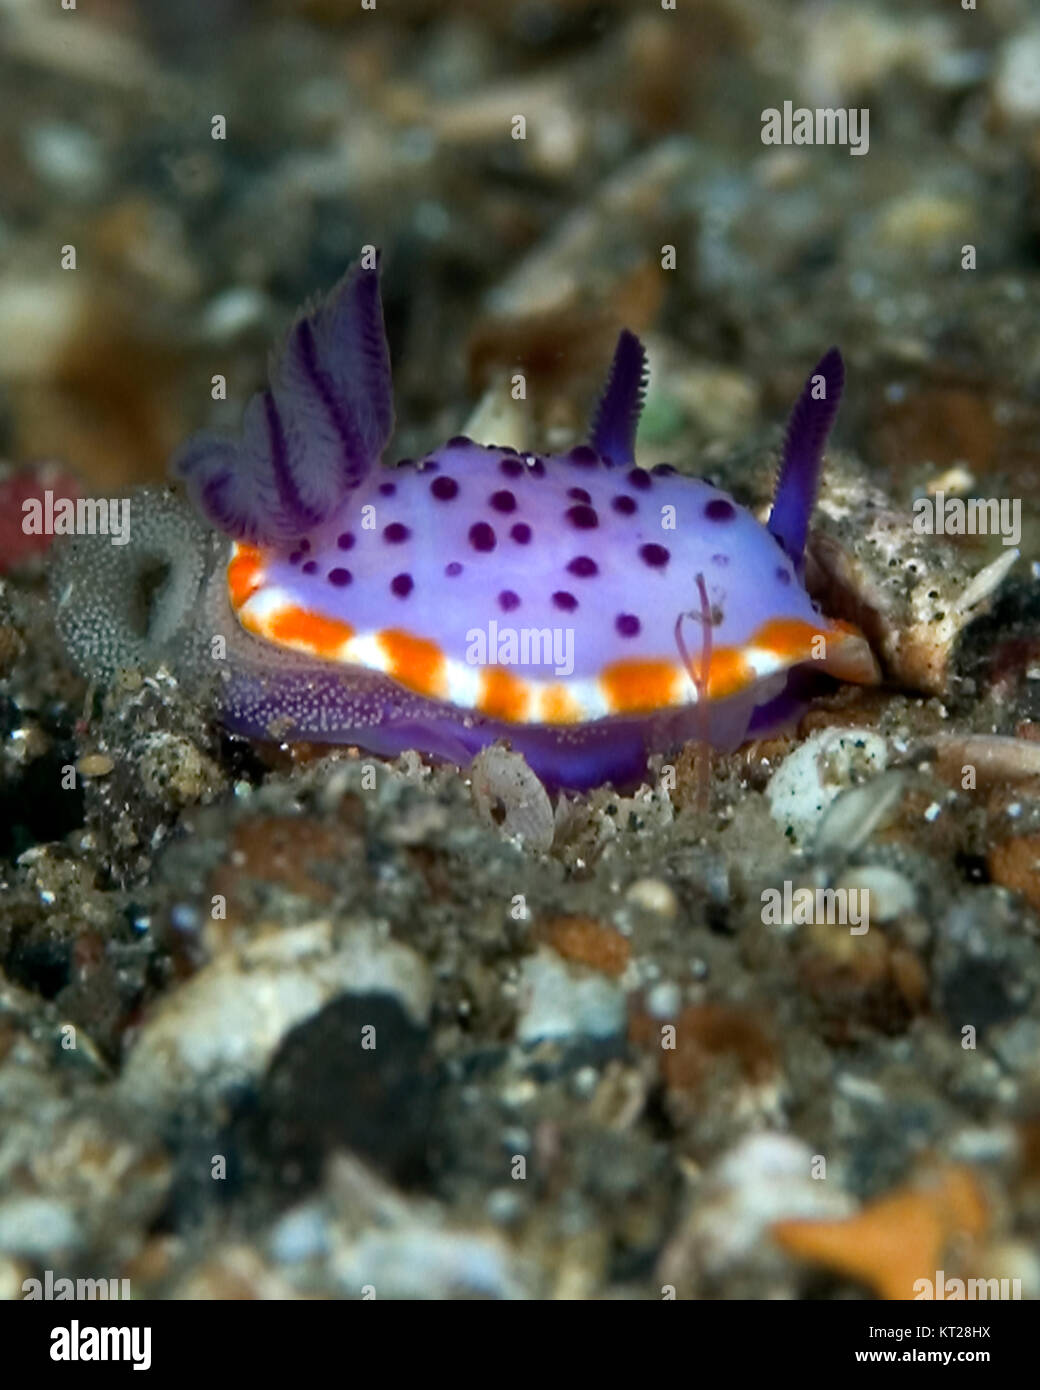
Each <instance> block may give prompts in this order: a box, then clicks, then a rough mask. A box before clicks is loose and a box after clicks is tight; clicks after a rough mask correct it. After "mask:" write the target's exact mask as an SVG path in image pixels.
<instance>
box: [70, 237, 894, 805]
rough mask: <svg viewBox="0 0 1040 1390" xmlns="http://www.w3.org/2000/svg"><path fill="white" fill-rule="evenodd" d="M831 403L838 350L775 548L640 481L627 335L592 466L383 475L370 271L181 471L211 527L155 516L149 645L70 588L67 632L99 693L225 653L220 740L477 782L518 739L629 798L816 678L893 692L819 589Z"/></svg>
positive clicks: (801, 427)
mask: <svg viewBox="0 0 1040 1390" xmlns="http://www.w3.org/2000/svg"><path fill="white" fill-rule="evenodd" d="M842 381H843V368H842V362H841V358H840V356H839V354H838V352H837V351H836V350H835V349H832V350H831V351H830V352H828V353H827V354H826V355H825V356H824V357H823V359H822V360H821V362H820V363H819V364H818V366H817V367H816V368H815V370H814V372H813V373H812V374H811V376H810V378H809V380H808V382H807V384H806V387H805V390H804V391H803V393H802V395H801V397H800V399H799V401H798V402H797V404H796V406H795V408H794V411H793V412H792V415H791V419H790V423H789V427H788V432H787V437H786V440H785V446H784V453H783V459H782V462H781V467H780V472H779V479H778V486H777V493H776V497H775V500H774V505H773V509H772V514H771V516H770V520H769V523H768V525H766V526H763V525H761V524H760V523H759V522H758V521H757V520H756V519H755V518H754V517H753V516H752V515H751V514H750V513H749V512H748V511H747V510H746V509H744V508H743V507H741V506H739V505H738V504H737V503H736V502H735V501H734V500H733V499H732V498H731V497H729V496H727V495H726V494H725V493H723V492H721V491H720V490H719V489H717V488H715V487H713V486H711V485H710V484H708V483H706V482H703V481H701V480H698V479H693V478H688V477H684V476H681V475H679V474H677V473H676V472H675V471H674V470H673V469H671V468H669V467H667V466H659V467H657V468H654V469H651V470H649V471H647V470H644V469H642V468H639V467H637V466H636V465H635V461H634V441H635V432H636V426H637V424H638V418H639V412H640V408H641V405H642V400H643V395H644V392H645V388H646V357H645V353H644V350H643V348H642V345H641V344H640V343H639V341H638V339H637V338H636V337H635V336H634V335H633V334H631V333H628V332H623V333H622V334H621V337H620V339H619V342H618V347H617V350H616V352H615V356H614V361H613V364H612V367H611V371H610V375H609V378H608V383H607V386H606V389H605V391H604V394H603V397H602V400H601V402H600V405H599V407H598V409H597V411H596V414H595V417H594V420H593V424H592V429H591V435H590V440H589V442H588V443H587V444H583V445H579V446H578V447H576V448H573V449H571V450H570V451H568V452H567V453H564V454H560V455H551V456H539V455H534V454H530V453H522V452H519V451H518V450H516V449H513V448H508V447H495V446H492V447H485V446H482V445H480V444H476V443H474V442H472V441H471V440H469V439H465V438H455V439H451V440H449V441H448V442H447V443H446V444H444V445H443V446H441V447H440V448H437V449H434V450H433V451H432V452H431V453H429V454H428V455H427V456H426V457H425V458H423V459H421V460H419V461H417V462H411V461H407V462H403V463H402V464H400V465H398V467H396V468H393V469H390V468H385V467H383V466H381V462H380V460H381V456H382V453H383V451H384V449H385V447H386V445H387V442H388V440H389V438H390V434H391V432H392V428H393V405H392V396H391V382H390V363H389V355H388V351H387V345H386V338H385V334H384V330H383V318H382V309H381V304H380V298H379V279H378V261H377V260H375V259H373V260H372V262H371V263H370V264H369V265H366V264H365V262H364V261H363V262H362V263H360V264H358V265H355V266H354V267H352V268H351V270H349V271H348V272H347V274H346V276H345V277H344V278H343V280H342V281H341V282H340V283H339V285H337V286H336V288H335V289H333V290H332V292H331V293H330V294H329V295H328V296H327V297H326V298H325V299H324V300H323V301H321V302H320V303H319V304H318V305H317V306H316V307H313V308H311V309H308V310H306V311H304V312H303V313H302V314H301V315H300V316H299V317H298V318H297V320H296V322H295V323H294V325H293V327H292V329H291V330H290V332H289V334H288V337H287V340H286V343H285V345H284V347H283V349H282V351H281V353H280V354H279V355H278V356H277V357H276V358H274V359H273V361H272V365H271V370H270V385H269V387H268V388H267V389H266V390H264V391H262V392H260V393H258V394H257V395H256V396H255V397H254V398H253V399H252V400H251V401H250V403H249V405H248V406H247V408H246V411H245V416H244V421H243V429H242V434H241V437H240V438H232V437H229V436H224V435H220V434H217V433H214V432H209V431H207V432H203V433H200V434H198V435H195V436H194V437H193V438H191V439H190V440H189V441H188V442H187V443H186V445H185V446H184V447H183V448H182V449H181V450H180V451H179V452H178V453H177V454H176V456H175V458H174V460H173V464H172V470H173V473H174V475H175V477H176V478H179V479H180V480H182V481H183V483H184V484H185V486H186V488H187V492H188V496H189V498H190V501H191V503H192V504H193V506H194V509H195V513H196V515H194V516H193V515H190V514H187V513H186V510H185V509H184V507H183V505H182V504H181V503H179V501H178V500H177V499H176V498H175V497H173V496H172V495H170V494H168V493H167V494H160V495H158V496H156V495H153V496H152V497H151V499H150V500H149V501H148V504H147V506H146V507H145V508H143V509H139V510H143V512H144V516H143V531H142V532H137V531H135V535H137V536H138V538H139V539H138V549H139V551H140V553H141V555H142V556H147V555H149V554H153V552H154V555H153V559H154V558H160V559H165V561H166V563H167V564H168V566H169V573H168V576H167V579H166V581H165V584H164V586H163V591H162V593H161V594H160V596H159V602H158V605H157V607H156V609H155V611H154V613H153V618H152V621H151V625H150V626H149V628H148V630H147V632H146V633H145V634H143V635H142V634H141V632H140V630H139V628H138V631H137V632H136V635H135V634H134V633H133V632H130V633H129V634H125V633H124V634H123V635H122V636H120V635H119V633H118V632H116V634H115V635H114V636H112V637H110V638H109V639H107V640H106V641H105V642H100V641H99V640H98V639H97V637H96V621H95V620H96V618H97V616H98V608H99V605H100V603H101V602H102V599H101V597H99V595H100V594H102V593H104V592H105V589H106V586H105V585H104V584H103V583H102V584H99V583H98V582H94V583H92V584H91V585H90V587H89V592H88V590H87V585H86V584H85V583H83V582H81V580H82V576H81V574H80V569H82V566H81V567H80V568H79V569H77V567H76V565H75V564H74V563H72V562H66V564H65V566H64V568H63V569H62V568H61V567H59V577H58V581H57V583H58V607H59V622H60V623H61V625H62V628H63V631H64V632H65V635H66V639H67V640H68V642H69V644H70V647H71V648H72V650H73V652H74V654H77V655H79V656H80V657H81V659H82V660H83V661H84V662H85V664H87V665H88V666H89V665H91V664H93V666H94V667H95V668H99V669H101V670H105V669H106V668H107V669H108V670H111V669H113V668H114V667H115V666H117V665H120V664H128V663H129V662H131V661H133V660H134V659H139V658H140V657H141V656H142V654H144V653H145V652H155V651H160V650H161V651H168V652H171V653H173V654H174V656H175V658H176V660H175V662H174V664H175V665H176V661H177V660H179V661H180V663H181V664H182V665H185V664H187V665H193V666H197V667H204V666H205V665H206V663H207V662H209V663H211V664H214V663H213V662H212V658H213V655H214V652H215V651H217V652H218V653H219V657H220V658H221V659H222V660H221V662H219V663H216V664H219V672H218V675H219V683H218V684H217V686H216V691H217V700H218V705H219V716H220V718H221V720H222V722H223V723H224V724H225V725H226V726H227V727H229V728H230V729H231V730H233V731H237V732H239V733H242V734H245V735H248V736H252V737H256V738H261V739H278V740H292V739H306V740H312V741H317V742H329V743H349V744H355V745H358V746H360V747H361V748H363V749H366V750H368V751H371V752H373V753H377V754H383V755H393V754H396V753H398V752H401V751H403V750H405V749H409V748H413V749H418V750H419V751H421V752H423V753H426V754H428V755H430V756H433V757H437V758H443V759H448V760H450V761H453V762H456V763H459V764H460V765H464V764H465V763H467V762H468V761H469V759H470V758H471V757H472V756H473V755H474V754H475V753H476V752H478V751H479V750H480V749H481V748H483V747H486V746H487V745H488V744H490V743H493V742H495V741H496V740H500V739H501V740H505V741H507V742H508V743H509V744H510V745H511V746H512V747H513V748H515V749H516V750H518V751H519V752H521V753H523V754H524V755H525V756H526V758H527V760H528V762H529V763H530V765H531V766H532V768H533V769H534V771H535V772H536V773H538V775H539V776H540V777H541V778H542V779H543V780H544V781H545V782H546V783H548V784H549V785H551V786H564V787H569V788H574V789H582V788H587V787H590V786H593V785H596V784H598V783H601V782H604V781H607V780H613V781H615V782H625V781H630V780H632V779H635V778H638V777H639V776H640V775H642V774H643V772H644V771H645V767H646V759H647V756H648V754H649V753H650V752H652V751H655V750H668V749H670V748H674V747H676V746H677V745H679V744H681V743H682V742H684V741H686V740H689V739H704V738H707V739H708V740H710V742H711V743H712V744H714V745H715V746H717V747H722V748H732V747H736V746H737V745H738V744H739V743H741V742H742V741H743V740H744V739H746V738H747V737H748V736H750V735H752V734H754V733H757V732H759V731H764V730H766V729H767V728H768V727H770V726H771V725H773V724H774V723H775V722H776V721H778V720H781V719H782V718H784V717H789V716H790V714H791V713H792V711H793V710H794V709H795V708H796V707H797V688H798V684H799V682H798V671H799V668H800V667H801V666H803V665H804V664H806V663H811V664H812V666H813V667H815V668H816V669H822V670H824V671H826V672H828V673H830V674H832V675H836V676H839V677H840V678H843V679H851V680H857V681H867V682H869V681H873V680H875V679H877V667H876V663H875V662H874V659H873V656H872V655H871V653H870V651H869V648H868V647H867V644H866V642H865V641H864V639H863V638H862V637H861V636H860V634H859V633H858V632H857V631H856V630H855V629H853V628H850V627H849V626H848V625H846V624H842V623H837V622H833V621H830V620H828V619H826V618H825V617H823V616H822V615H821V614H820V612H819V610H818V608H817V606H816V605H815V604H814V602H813V601H812V599H811V598H810V597H809V595H808V593H807V592H806V590H805V587H804V585H803V583H802V572H803V562H804V549H805V542H806V536H807V533H808V528H809V522H810V519H811V514H812V510H813V506H814V502H815V496H816V490H817V486H818V481H819V475H820V470H821V466H822V459H823V450H824V446H825V443H826V438H827V434H828V431H829V429H830V427H831V424H832V422H833V419H834V415H835V413H836V410H837V406H838V401H839V398H840V393H841V388H842ZM198 518H201V519H202V521H203V522H204V523H205V525H200V523H199V519H198ZM135 521H136V518H135ZM115 562H116V561H115V558H114V557H112V556H108V557H106V558H105V560H104V564H106V565H113V564H114V563H115ZM95 568H96V567H95ZM93 578H94V580H95V581H97V580H98V579H99V576H98V575H97V574H96V573H95V575H94V576H93ZM699 593H700V594H701V595H706V597H707V600H708V603H709V608H708V609H706V608H705V607H704V604H703V603H702V602H701V600H700V599H699V598H698V594H699ZM116 601H117V602H123V600H122V599H119V600H116ZM117 616H118V615H117ZM124 616H125V615H124ZM108 617H109V620H110V627H111V626H112V623H111V618H112V613H111V612H109V614H108ZM706 623H710V624H711V631H710V635H709V637H708V640H705V635H706V634H705V631H704V625H705V624H706ZM118 626H119V624H118V622H117V623H116V624H115V627H116V628H118ZM91 634H94V636H93V638H92V637H91ZM215 637H222V638H223V639H224V642H223V644H222V645H221V644H219V643H218V644H216V647H214V638H215Z"/></svg>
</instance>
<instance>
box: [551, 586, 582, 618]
mask: <svg viewBox="0 0 1040 1390" xmlns="http://www.w3.org/2000/svg"><path fill="white" fill-rule="evenodd" d="M552 601H553V603H554V604H555V605H556V607H557V608H562V609H563V611H564V612H565V613H573V612H574V610H575V608H577V606H578V600H577V599H576V598H575V597H574V595H573V594H569V593H568V592H567V590H566V589H557V590H556V592H555V594H553V596H552Z"/></svg>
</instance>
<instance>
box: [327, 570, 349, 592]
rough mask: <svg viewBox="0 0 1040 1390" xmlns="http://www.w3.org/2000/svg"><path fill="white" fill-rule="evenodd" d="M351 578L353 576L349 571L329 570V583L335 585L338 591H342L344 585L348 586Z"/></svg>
mask: <svg viewBox="0 0 1040 1390" xmlns="http://www.w3.org/2000/svg"><path fill="white" fill-rule="evenodd" d="M353 578H354V576H353V575H352V574H351V572H350V570H344V569H334V570H329V583H330V584H335V585H336V587H337V588H339V589H342V588H343V587H344V586H345V585H347V584H349V583H350V581H351V580H352V579H353Z"/></svg>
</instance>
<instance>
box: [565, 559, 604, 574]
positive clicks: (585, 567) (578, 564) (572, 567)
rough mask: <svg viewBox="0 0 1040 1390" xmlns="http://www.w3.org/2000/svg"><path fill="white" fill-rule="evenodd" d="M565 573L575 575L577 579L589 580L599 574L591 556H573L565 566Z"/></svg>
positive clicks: (597, 566)
mask: <svg viewBox="0 0 1040 1390" xmlns="http://www.w3.org/2000/svg"><path fill="white" fill-rule="evenodd" d="M567 572H568V573H569V574H576V575H577V576H578V578H579V579H591V578H592V576H593V575H594V574H599V565H597V564H596V562H595V560H594V559H593V558H592V556H591V555H575V557H574V559H573V560H572V561H571V562H570V564H569V565H568V566H567Z"/></svg>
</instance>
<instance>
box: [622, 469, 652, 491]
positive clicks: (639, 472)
mask: <svg viewBox="0 0 1040 1390" xmlns="http://www.w3.org/2000/svg"><path fill="white" fill-rule="evenodd" d="M625 481H626V482H627V483H628V485H629V487H634V488H637V489H638V490H639V491H640V492H646V490H647V488H649V487H651V486H652V485H653V479H652V478H651V477H650V474H649V473H648V472H647V471H646V469H645V468H630V469H629V470H628V472H627V473H626V474H625Z"/></svg>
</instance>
